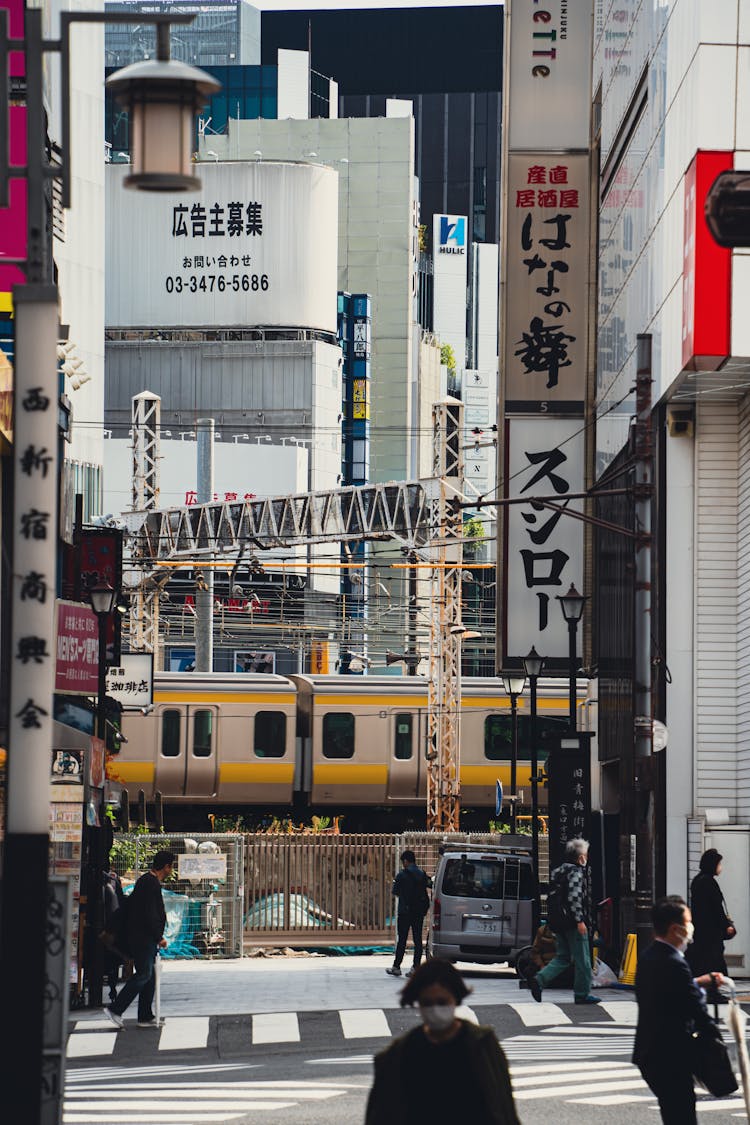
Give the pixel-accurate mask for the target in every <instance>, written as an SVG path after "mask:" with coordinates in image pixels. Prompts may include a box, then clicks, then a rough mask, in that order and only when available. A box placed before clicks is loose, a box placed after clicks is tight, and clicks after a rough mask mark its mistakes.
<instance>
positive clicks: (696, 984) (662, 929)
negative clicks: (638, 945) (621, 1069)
mask: <svg viewBox="0 0 750 1125" xmlns="http://www.w3.org/2000/svg"><path fill="white" fill-rule="evenodd" d="M651 917H652V920H653V924H654V934H655V938H656V940H655V941H654V943H653V945H650V946H649V947H648V949H647V950H646V951H645V953H643V955H642V956H641V958H640V960H639V961H638V969H637V971H636V975H635V995H636V1000H637V1001H638V1027H637V1029H636V1033H635V1048H634V1051H633V1062H634V1063H635V1064H636V1066H637V1067H638V1068H639V1069H640V1072H641V1074H642V1075H643V1077H644V1078H645V1080H646V1082H647V1083H648V1085H649V1086H650V1087H651V1089H652V1090H653V1092H654V1093H655V1094H656V1096H657V1098H658V1099H659V1109H660V1110H661V1118H662V1121H663V1122H664V1123H665V1125H696V1121H697V1118H696V1113H695V1091H694V1089H693V1075H692V1072H691V1066H690V1055H689V1039H690V1036H691V1035H692V1033H693V1032H694V1031H698V1032H701V1031H706V1030H708V1029H709V1028H710V1025H711V1019H710V1016H709V1014H708V1010H707V1008H706V1001H705V996H704V994H703V992H702V991H701V986H706V987H707V986H708V985H710V984H711V983H712V980H713V983H714V984H725V983H727V981H726V978H725V977H724V976H722V974H721V973H711V974H708V973H707V974H706V975H705V976H701V977H697V978H696V979H695V980H694V979H693V975H692V973H691V971H690V967H689V966H688V963H687V961H686V960H685V950H686V949H687V947H688V944H689V942H690V940H691V939H692V936H693V922H692V918H691V915H690V910H689V908H688V906H687V903H686V902H685V901H684V899H682V898H680V897H679V896H678V895H668V896H667V897H666V898H661V899H659V900H658V902H657V903H656V905H655V906H654V908H653V910H652V912H651Z"/></svg>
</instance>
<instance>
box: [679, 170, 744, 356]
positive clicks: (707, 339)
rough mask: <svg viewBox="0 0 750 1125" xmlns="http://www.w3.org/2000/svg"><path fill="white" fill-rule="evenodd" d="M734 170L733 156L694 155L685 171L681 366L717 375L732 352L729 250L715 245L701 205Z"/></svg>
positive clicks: (730, 262) (730, 259)
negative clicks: (722, 177)
mask: <svg viewBox="0 0 750 1125" xmlns="http://www.w3.org/2000/svg"><path fill="white" fill-rule="evenodd" d="M732 166H733V153H731V152H698V153H696V154H695V157H694V158H693V160H692V163H691V164H690V167H689V168H688V170H687V172H686V173H685V230H684V247H685V249H684V251H683V255H684V256H683V265H682V366H683V368H688V369H689V370H691V371H716V370H718V368H719V367H721V365H722V363H723V362H724V360H725V359H726V358H727V356H728V355H729V353H730V348H731V343H730V331H731V301H732V251H731V250H727V249H725V248H724V247H722V246H719V245H717V243H716V242H714V240H713V238H712V237H711V234H710V232H709V229H708V227H707V226H706V220H705V217H704V214H703V206H704V203H705V200H706V195H707V194H708V190H709V188H710V187H711V184H712V183H713V182H714V180H715V179H716V177H717V176H718V174H719V172H725V171H727V169H731V168H732Z"/></svg>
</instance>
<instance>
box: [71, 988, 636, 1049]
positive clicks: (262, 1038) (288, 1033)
mask: <svg viewBox="0 0 750 1125" xmlns="http://www.w3.org/2000/svg"><path fill="white" fill-rule="evenodd" d="M501 1010H505V1011H506V1012H507V1011H512V1012H514V1013H515V1015H516V1017H517V1021H518V1024H519V1025H520V1026H521V1027H525V1028H528V1029H529V1031H530V1032H534V1034H530V1035H528V1036H526V1037H524V1036H520V1037H516V1038H515V1039H513V1040H509V1041H508V1042H510V1043H512V1045H513V1046H512V1050H513V1052H514V1053H515V1057H516V1058H517V1059H518V1061H519V1062H521V1061H524V1060H532V1061H533V1059H534V1058H537V1057H544V1051H545V1050H548V1047H545V1044H544V1042H543V1041H540V1036H539V1032H540V1031H544V1032H545V1033H546V1032H547V1031H548V1030H552V1029H556V1030H557V1031H560V1032H561V1033H562V1034H563V1036H566V1035H567V1034H568V1033H569V1032H570V1031H576V1030H578V1031H579V1032H580V1034H579V1035H577V1036H574V1037H573V1038H571V1039H570V1040H569V1041H566V1040H565V1039H564V1038H563V1039H561V1040H560V1042H558V1043H557V1048H558V1049H559V1050H560V1051H561V1053H562V1054H564V1055H565V1056H566V1057H575V1058H585V1057H587V1054H588V1057H590V1055H591V1053H592V1048H593V1047H594V1046H596V1051H595V1052H593V1053H600V1052H601V1051H602V1049H605V1050H606V1053H607V1054H611V1055H626V1054H628V1052H629V1051H630V1050H631V1049H632V1040H633V1032H632V1025H633V1023H634V1021H635V1010H636V1005H635V1003H634V1002H633V1001H630V1000H622V1001H613V1002H610V1003H608V1004H602V1005H601V1006H600V1008H599V1009H597V1012H599V1013H600V1018H599V1019H598V1021H597V1022H596V1024H593V1025H591V1026H588V1030H582V1020H583V1018H584V1016H585V1017H588V1010H582V1009H581V1008H576V1007H575V1006H574V1005H572V1004H555V1003H551V1002H544V1003H542V1004H534V1003H533V1002H531V1001H530V999H528V1000H527V999H523V1000H519V1001H517V1002H514V1003H511V1004H507V1005H498V1006H497V1007H495V1006H492V1007H489V1008H488V1007H480V1008H477V1016H478V1018H479V1022H480V1023H489V1024H492V1023H493V1022H494V1017H495V1016H497V1014H498V1013H499V1012H500V1011H501ZM321 1015H326V1017H330V1018H332V1020H333V1022H332V1023H329V1025H328V1027H327V1035H328V1036H330V1037H332V1039H333V1041H334V1042H335V1041H336V1040H337V1039H338V1040H340V1041H348V1040H384V1039H389V1038H390V1037H391V1036H392V1035H393V1034H394V1033H397V1032H399V1031H400V1030H402V1029H403V1026H404V1023H403V1021H404V1018H407V1019H409V1018H411V1017H410V1016H408V1015H407V1016H406V1017H404V1014H403V1012H400V1011H399V1012H398V1016H396V1012H394V1011H390V1010H387V1009H384V1008H355V1009H340V1010H337V1011H336V1012H334V1013H319V1012H269V1013H262V1014H257V1015H248V1016H244V1017H237V1018H235V1019H234V1024H235V1025H236V1026H235V1027H234V1028H233V1036H234V1042H235V1043H237V1044H238V1046H239V1047H241V1048H245V1047H246V1048H248V1049H250V1048H252V1047H262V1046H267V1045H269V1044H284V1043H288V1044H293V1043H302V1044H305V1043H306V1042H307V1043H310V1044H314V1043H315V1041H316V1039H317V1037H318V1034H319V1030H318V1024H317V1023H316V1020H317V1019H318V1018H319V1017H320V1016H321ZM413 1018H414V1020H415V1021H416V1019H417V1016H416V1014H414V1016H413ZM222 1020H223V1017H209V1016H167V1017H166V1019H165V1020H164V1025H163V1027H162V1028H160V1029H151V1028H145V1029H141V1028H136V1026H135V1020H129V1021H126V1025H125V1030H124V1031H120V1032H118V1031H116V1030H115V1029H114V1028H113V1027H112V1024H111V1023H110V1022H109V1020H107V1019H106V1018H91V1017H89V1018H86V1019H81V1020H77V1021H76V1022H75V1023H74V1025H73V1029H72V1031H71V1034H70V1036H69V1039H68V1047H67V1057H68V1059H69V1060H85V1059H97V1058H102V1057H108V1056H109V1057H111V1056H113V1055H114V1056H115V1057H117V1056H118V1055H120V1054H121V1053H122V1052H123V1051H127V1053H128V1054H132V1052H133V1051H140V1050H143V1053H144V1055H152V1054H153V1053H154V1051H156V1052H158V1053H159V1054H162V1053H166V1052H172V1051H175V1052H176V1051H181V1052H184V1051H197V1050H205V1049H206V1048H207V1047H208V1046H209V1045H211V1044H213V1043H215V1042H216V1037H217V1035H218V1034H219V1030H220V1026H222ZM594 1039H595V1040H596V1043H594ZM603 1040H606V1042H603Z"/></svg>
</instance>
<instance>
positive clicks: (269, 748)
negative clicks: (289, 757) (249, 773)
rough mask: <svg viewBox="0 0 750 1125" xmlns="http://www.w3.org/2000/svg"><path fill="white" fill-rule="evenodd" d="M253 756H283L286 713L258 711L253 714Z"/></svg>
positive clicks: (284, 750)
mask: <svg viewBox="0 0 750 1125" xmlns="http://www.w3.org/2000/svg"><path fill="white" fill-rule="evenodd" d="M254 750H255V757H256V758H283V757H284V753H285V752H286V715H285V714H284V712H283V711H258V713H257V715H256V716H255V746H254Z"/></svg>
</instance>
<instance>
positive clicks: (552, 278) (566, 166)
mask: <svg viewBox="0 0 750 1125" xmlns="http://www.w3.org/2000/svg"><path fill="white" fill-rule="evenodd" d="M588 166H589V160H588V156H582V155H576V156H547V155H544V154H540V153H536V154H533V155H523V156H519V155H511V156H510V158H509V161H508V165H507V179H508V202H507V225H506V241H505V262H506V270H507V271H508V285H507V286H506V299H505V333H504V340H505V349H504V351H505V356H504V359H505V364H504V369H505V401H506V409H511V408H512V409H513V410H514V411H516V412H518V411H523V412H524V413H530V414H533V413H537V412H540V413H546V412H548V411H550V410H554V411H556V412H557V413H561V412H570V411H573V412H575V413H578V414H581V413H582V412H583V408H582V407H583V400H584V397H585V393H586V353H587V324H588V301H589V290H588V286H587V285H586V278H587V277H588V257H589V171H588ZM511 404H512V407H511Z"/></svg>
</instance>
